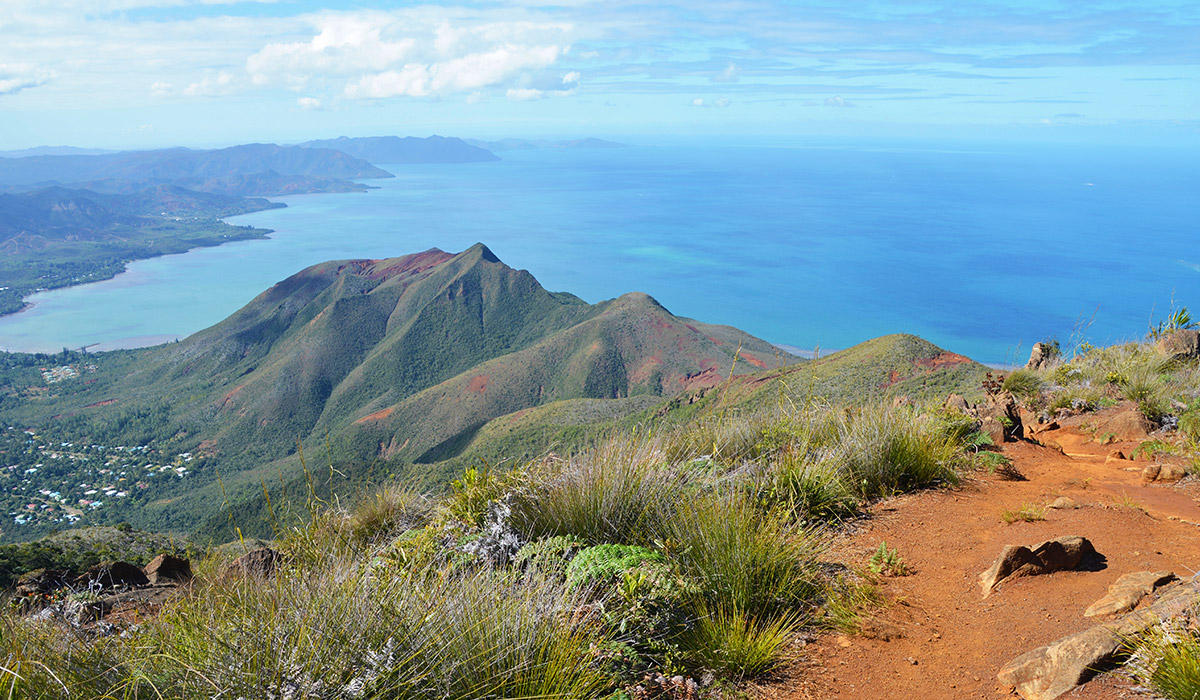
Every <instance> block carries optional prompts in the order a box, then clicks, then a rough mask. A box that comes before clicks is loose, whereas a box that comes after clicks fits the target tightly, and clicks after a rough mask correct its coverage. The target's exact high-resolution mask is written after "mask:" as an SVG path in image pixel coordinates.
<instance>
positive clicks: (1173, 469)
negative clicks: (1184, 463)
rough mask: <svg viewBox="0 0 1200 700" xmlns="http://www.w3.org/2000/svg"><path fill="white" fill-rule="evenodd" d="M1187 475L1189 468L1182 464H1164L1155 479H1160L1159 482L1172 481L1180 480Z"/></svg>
mask: <svg viewBox="0 0 1200 700" xmlns="http://www.w3.org/2000/svg"><path fill="white" fill-rule="evenodd" d="M1185 476H1187V470H1186V469H1184V468H1183V467H1181V466H1180V465H1178V464H1164V465H1162V468H1161V469H1159V470H1158V478H1157V479H1155V481H1158V482H1159V483H1171V482H1175V481H1179V480H1180V479H1182V478H1183V477H1185Z"/></svg>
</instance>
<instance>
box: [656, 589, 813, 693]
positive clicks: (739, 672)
mask: <svg viewBox="0 0 1200 700" xmlns="http://www.w3.org/2000/svg"><path fill="white" fill-rule="evenodd" d="M805 621H806V618H805V616H804V615H803V614H801V613H799V612H797V611H789V612H784V613H781V614H778V615H775V616H769V617H763V618H757V617H753V616H747V615H746V614H745V613H744V612H743V611H741V610H739V609H737V608H727V607H724V606H721V607H717V608H716V609H715V610H714V611H711V612H710V611H709V610H708V609H707V608H705V607H703V606H702V607H701V608H700V611H699V615H698V617H697V620H696V622H695V624H694V625H693V626H692V627H691V628H689V629H688V631H687V632H685V633H684V634H683V635H681V636H680V638H679V644H680V647H681V648H682V650H683V652H684V654H685V659H686V661H685V663H686V664H687V665H688V666H689V667H691V668H692V669H704V670H711V671H719V672H721V673H722V674H723V675H725V676H728V677H731V678H735V679H740V678H747V677H752V676H759V675H762V674H763V673H766V672H768V671H771V670H773V669H774V668H775V667H776V666H778V665H779V664H780V662H781V661H782V659H783V656H784V653H785V652H786V650H787V646H788V645H789V644H791V642H792V641H793V640H794V639H795V638H796V633H797V632H799V630H800V628H801V626H802V625H803V624H804V623H805Z"/></svg>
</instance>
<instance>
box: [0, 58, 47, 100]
mask: <svg viewBox="0 0 1200 700" xmlns="http://www.w3.org/2000/svg"><path fill="white" fill-rule="evenodd" d="M52 77H54V74H53V72H51V71H49V70H46V69H44V68H39V67H37V66H34V65H31V64H28V63H0V95H11V94H15V93H18V92H20V91H22V90H24V89H26V88H31V87H37V86H39V85H41V84H43V83H45V82H46V81H47V80H49V79H50V78H52Z"/></svg>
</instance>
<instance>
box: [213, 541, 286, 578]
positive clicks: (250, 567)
mask: <svg viewBox="0 0 1200 700" xmlns="http://www.w3.org/2000/svg"><path fill="white" fill-rule="evenodd" d="M282 562H283V555H282V554H280V553H279V552H276V551H275V550H273V549H271V548H270V547H260V548H258V549H255V550H251V551H249V552H246V553H245V554H243V555H242V556H240V557H238V558H237V559H234V560H233V561H232V562H230V563H229V566H227V567H225V575H226V576H230V577H235V578H259V579H265V578H270V577H271V576H272V575H273V574H274V573H275V569H276V568H278V567H279V565H280V564H281V563H282Z"/></svg>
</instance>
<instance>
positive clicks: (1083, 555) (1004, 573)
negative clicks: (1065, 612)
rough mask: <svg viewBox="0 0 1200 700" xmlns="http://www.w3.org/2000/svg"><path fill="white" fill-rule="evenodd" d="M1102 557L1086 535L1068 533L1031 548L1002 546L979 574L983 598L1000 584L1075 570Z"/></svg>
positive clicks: (1090, 564)
mask: <svg viewBox="0 0 1200 700" xmlns="http://www.w3.org/2000/svg"><path fill="white" fill-rule="evenodd" d="M1099 559H1102V557H1101V556H1100V554H1099V553H1098V552H1096V548H1095V547H1093V546H1092V543H1091V542H1090V541H1088V539H1087V538H1086V537H1078V536H1068V537H1059V538H1058V539H1055V540H1047V541H1046V542H1043V543H1041V544H1039V545H1037V546H1036V547H1033V548H1032V549H1031V548H1029V547H1026V546H1024V545H1012V544H1010V545H1006V546H1005V547H1004V551H1002V552H1001V553H1000V558H998V559H997V560H996V563H995V564H992V566H991V568H989V569H988V570H987V571H984V572H983V573H982V574H980V575H979V585H980V587H981V588H982V589H983V597H984V598H987V597H988V596H990V595H991V594H992V591H993V590H995V589H996V587H997V586H999V585H1000V584H1001V583H1003V582H1005V581H1008V580H1009V579H1014V578H1022V577H1025V576H1041V575H1042V574H1049V573H1053V572H1055V571H1076V570H1078V569H1080V568H1081V567H1089V566H1092V565H1093V564H1095V563H1096V562H1097V560H1099Z"/></svg>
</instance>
